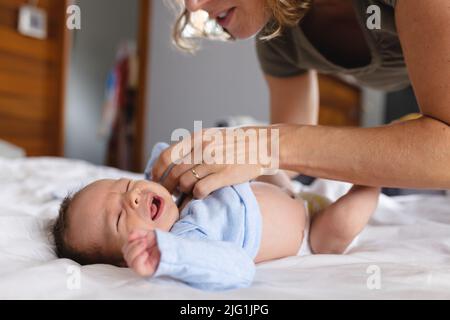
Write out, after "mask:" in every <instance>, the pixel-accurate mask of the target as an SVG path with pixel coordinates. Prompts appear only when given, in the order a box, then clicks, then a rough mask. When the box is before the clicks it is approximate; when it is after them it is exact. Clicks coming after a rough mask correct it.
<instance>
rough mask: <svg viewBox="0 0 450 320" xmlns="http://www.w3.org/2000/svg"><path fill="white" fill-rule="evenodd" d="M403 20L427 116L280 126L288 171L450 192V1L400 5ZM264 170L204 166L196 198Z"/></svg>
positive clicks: (158, 169) (166, 161) (165, 158)
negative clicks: (366, 123)
mask: <svg viewBox="0 0 450 320" xmlns="http://www.w3.org/2000/svg"><path fill="white" fill-rule="evenodd" d="M396 20H397V29H398V32H399V36H400V40H401V44H402V48H403V51H404V55H405V60H406V64H407V67H408V71H409V75H410V78H411V81H412V84H413V87H414V90H415V93H416V96H417V100H418V102H419V105H420V108H421V111H422V114H423V115H424V117H423V118H421V119H419V120H414V121H409V122H405V123H397V124H393V125H388V126H384V127H379V128H367V129H366V128H334V127H320V126H301V125H282V126H277V127H278V128H279V129H280V167H281V169H286V170H293V171H297V172H302V173H304V174H307V175H310V176H315V177H322V178H330V179H336V180H343V181H347V182H352V183H354V184H358V185H367V186H386V187H402V188H427V189H450V168H449V164H450V127H449V125H450V41H449V39H450V23H449V21H450V7H449V6H448V0H433V1H423V0H408V1H406V0H400V1H399V2H398V5H397V7H396ZM229 147H230V146H227V145H226V144H225V145H224V146H221V147H219V148H222V150H226V149H227V148H229ZM231 147H233V148H234V146H231ZM171 151H172V149H169V150H167V151H166V152H164V153H163V154H162V156H161V157H160V159H159V160H158V162H157V164H156V165H155V167H154V170H153V171H154V179H157V178H159V177H161V175H162V174H163V172H164V170H166V169H167V167H168V166H169V165H170V164H171V163H173V162H174V161H175V160H177V159H173V158H172V157H171ZM261 169H262V166H261V165H215V166H214V165H212V166H211V165H201V166H200V167H198V168H197V169H196V170H197V171H200V170H201V171H203V175H202V179H200V180H199V181H195V182H194V184H195V186H193V190H194V194H197V197H199V198H202V197H204V196H206V195H208V194H209V193H211V192H212V191H214V190H217V189H219V188H221V187H223V186H227V185H231V184H236V183H240V182H243V181H248V180H251V179H254V178H256V177H257V176H258V175H261V172H262V170H261ZM180 171H181V170H180ZM181 175H182V174H179V175H175V176H174V177H169V179H168V181H169V182H168V183H172V184H174V185H177V184H178V182H179V179H180V177H181ZM187 176H188V177H190V176H191V175H190V174H189V173H187ZM203 177H205V178H203ZM190 178H191V179H192V177H190Z"/></svg>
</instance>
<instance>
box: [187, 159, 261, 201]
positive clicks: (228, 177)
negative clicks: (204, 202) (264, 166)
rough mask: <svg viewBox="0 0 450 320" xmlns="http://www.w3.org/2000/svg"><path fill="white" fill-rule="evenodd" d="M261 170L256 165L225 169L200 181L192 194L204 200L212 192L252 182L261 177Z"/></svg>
mask: <svg viewBox="0 0 450 320" xmlns="http://www.w3.org/2000/svg"><path fill="white" fill-rule="evenodd" d="M260 172H261V169H260V167H259V166H256V165H234V166H226V167H223V169H222V170H220V171H218V172H216V173H212V174H210V175H208V176H207V177H205V178H204V179H202V180H200V181H198V182H197V183H196V184H195V186H194V189H193V190H192V193H193V195H194V198H196V199H204V198H206V197H207V196H208V195H210V194H211V193H212V192H214V191H216V190H218V189H220V188H223V187H227V186H230V185H233V184H239V183H244V182H247V181H250V180H252V179H254V178H256V177H258V176H259V175H260Z"/></svg>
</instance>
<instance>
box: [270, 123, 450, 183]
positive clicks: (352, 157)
mask: <svg viewBox="0 0 450 320" xmlns="http://www.w3.org/2000/svg"><path fill="white" fill-rule="evenodd" d="M279 128H280V132H281V134H280V137H281V140H280V146H281V147H280V166H281V168H282V169H287V170H295V171H299V172H303V173H304V174H307V175H311V176H314V177H320V178H328V179H333V180H341V181H347V182H351V183H353V184H358V185H365V186H386V187H397V188H424V189H449V188H450V168H449V164H450V127H449V126H448V125H446V124H444V123H443V122H441V121H438V120H434V119H430V118H427V117H424V118H421V119H419V120H414V121H408V122H404V123H399V124H394V125H388V126H384V127H379V128H333V127H321V126H316V127H313V126H281V127H279Z"/></svg>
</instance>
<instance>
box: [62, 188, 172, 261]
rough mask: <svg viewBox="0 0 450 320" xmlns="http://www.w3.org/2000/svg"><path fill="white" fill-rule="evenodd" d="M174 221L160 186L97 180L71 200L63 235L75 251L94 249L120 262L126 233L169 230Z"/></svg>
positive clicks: (165, 194) (170, 205)
mask: <svg viewBox="0 0 450 320" xmlns="http://www.w3.org/2000/svg"><path fill="white" fill-rule="evenodd" d="M178 219H179V210H178V208H177V206H176V204H175V202H174V201H173V199H172V196H171V195H170V193H169V192H168V191H167V190H166V189H165V188H164V187H163V186H161V185H159V184H157V183H154V182H150V181H145V180H142V181H133V180H130V179H120V180H100V181H97V182H95V183H93V184H91V185H89V186H87V187H86V188H85V189H83V190H82V191H81V192H80V193H79V194H78V195H77V196H76V197H75V199H74V200H73V202H72V204H71V206H70V211H69V231H68V234H67V236H68V241H69V242H70V243H71V245H72V246H74V247H75V248H77V250H80V251H84V250H92V249H93V248H96V249H97V250H100V251H101V253H102V254H103V255H106V256H108V257H114V259H121V257H122V253H121V249H122V247H123V246H124V245H125V243H126V242H127V239H128V236H129V234H130V232H132V231H133V230H136V229H141V230H154V229H160V230H163V231H170V229H171V228H172V226H173V225H174V224H175V222H176V221H177V220H178Z"/></svg>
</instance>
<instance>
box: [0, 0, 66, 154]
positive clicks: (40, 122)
mask: <svg viewBox="0 0 450 320" xmlns="http://www.w3.org/2000/svg"><path fill="white" fill-rule="evenodd" d="M27 3H28V1H26V0H0V139H2V140H5V141H7V142H10V143H13V144H15V145H17V146H19V147H22V148H24V149H25V151H26V153H27V155H28V156H42V155H45V156H61V155H62V154H63V146H64V95H65V73H66V65H67V63H66V60H67V54H68V45H67V44H68V39H67V38H68V31H67V28H66V27H65V22H66V8H67V1H65V0H40V1H38V6H39V7H40V8H42V9H45V11H46V12H47V14H48V38H47V39H45V40H38V39H34V38H30V37H26V36H23V35H21V34H20V33H19V32H18V31H17V24H18V14H19V8H20V6H22V5H24V4H27Z"/></svg>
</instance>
